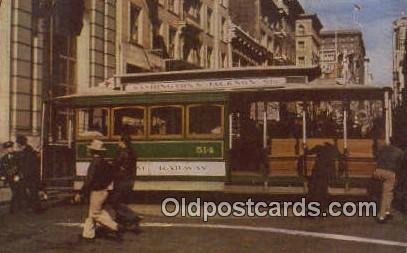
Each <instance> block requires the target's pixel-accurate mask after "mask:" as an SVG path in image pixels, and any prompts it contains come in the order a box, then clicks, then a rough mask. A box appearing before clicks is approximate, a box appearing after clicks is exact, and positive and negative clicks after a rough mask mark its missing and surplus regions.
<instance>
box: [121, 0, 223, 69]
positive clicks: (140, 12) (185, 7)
mask: <svg viewBox="0 0 407 253" xmlns="http://www.w3.org/2000/svg"><path fill="white" fill-rule="evenodd" d="M117 4H118V16H117V25H118V26H117V31H118V36H117V41H116V42H117V43H116V45H117V52H118V54H119V59H120V60H119V61H118V63H117V64H118V65H117V69H118V72H119V73H135V72H145V71H171V70H182V69H194V68H222V67H226V66H227V64H228V62H227V61H228V57H227V52H228V47H227V33H226V31H227V23H228V1H227V0H222V1H213V0H188V1H187V0H159V1H144V0H123V1H120V2H117Z"/></svg>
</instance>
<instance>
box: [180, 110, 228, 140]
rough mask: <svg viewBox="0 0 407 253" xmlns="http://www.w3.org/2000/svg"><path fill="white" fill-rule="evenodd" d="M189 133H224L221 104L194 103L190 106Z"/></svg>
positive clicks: (217, 134) (216, 134)
mask: <svg viewBox="0 0 407 253" xmlns="http://www.w3.org/2000/svg"><path fill="white" fill-rule="evenodd" d="M188 119H189V122H188V123H187V124H188V134H189V135H215V136H219V135H222V133H223V124H222V119H223V110H222V107H221V106H219V105H194V106H190V107H188Z"/></svg>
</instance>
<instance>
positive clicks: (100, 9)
mask: <svg viewBox="0 0 407 253" xmlns="http://www.w3.org/2000/svg"><path fill="white" fill-rule="evenodd" d="M115 3H116V1H114V0H97V1H96V0H93V1H83V0H53V1H48V0H35V1H32V0H13V1H1V4H0V23H1V26H0V31H1V34H2V36H0V45H1V46H0V59H3V62H2V64H0V104H1V109H0V141H4V140H8V139H12V138H13V136H14V135H15V134H16V133H22V134H25V135H27V136H28V138H29V142H30V144H32V145H33V146H34V147H39V146H40V142H41V140H43V141H44V142H47V141H49V142H50V143H51V144H52V143H53V141H55V140H60V141H62V142H60V143H64V141H65V143H66V145H65V146H63V145H62V146H61V145H60V146H58V147H57V148H56V149H53V150H55V151H57V152H63V153H64V154H66V155H62V156H58V155H51V156H49V157H52V158H55V159H56V160H58V165H57V166H55V168H61V169H59V170H58V171H57V173H56V174H54V176H57V177H63V176H66V174H67V173H70V171H71V170H69V169H68V167H67V166H64V165H63V164H64V163H65V164H67V163H68V159H69V156H68V155H67V154H69V152H65V151H67V149H69V144H68V135H69V131H68V129H69V127H68V118H69V117H72V114H70V113H69V112H68V111H66V110H64V109H62V108H58V107H56V106H54V105H53V104H52V98H53V97H55V96H63V95H68V94H72V93H75V92H77V91H79V90H81V89H85V88H88V87H91V86H96V85H98V83H100V82H103V81H104V80H106V79H107V78H108V77H111V76H113V75H114V74H115V73H116V52H115V38H116V29H115V27H116V6H115ZM41 136H42V137H43V138H41ZM62 168H66V170H64V169H62Z"/></svg>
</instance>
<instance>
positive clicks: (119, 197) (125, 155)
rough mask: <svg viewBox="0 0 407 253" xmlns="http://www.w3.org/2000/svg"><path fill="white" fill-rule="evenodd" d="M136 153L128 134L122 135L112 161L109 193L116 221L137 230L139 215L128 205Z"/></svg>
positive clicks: (134, 171)
mask: <svg viewBox="0 0 407 253" xmlns="http://www.w3.org/2000/svg"><path fill="white" fill-rule="evenodd" d="M136 163H137V155H136V152H135V151H134V150H133V149H132V147H131V138H130V136H129V135H123V136H122V137H121V139H120V141H119V152H118V155H117V156H116V159H115V161H114V166H115V173H116V174H115V176H114V189H113V192H112V195H111V199H112V205H113V208H114V210H115V211H116V221H117V222H119V224H122V225H123V226H124V228H126V229H127V230H131V231H134V232H138V223H139V221H140V217H139V216H138V215H137V214H136V213H135V212H134V211H133V210H131V209H130V208H129V207H128V206H127V203H128V200H129V198H130V197H131V195H132V193H133V186H134V180H135V177H136Z"/></svg>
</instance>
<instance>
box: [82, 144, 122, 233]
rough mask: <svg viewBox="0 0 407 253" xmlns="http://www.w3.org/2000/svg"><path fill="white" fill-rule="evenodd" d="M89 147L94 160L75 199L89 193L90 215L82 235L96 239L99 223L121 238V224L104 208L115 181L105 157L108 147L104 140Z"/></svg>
mask: <svg viewBox="0 0 407 253" xmlns="http://www.w3.org/2000/svg"><path fill="white" fill-rule="evenodd" d="M88 149H89V151H90V153H91V155H92V162H91V163H90V165H89V168H88V174H87V177H86V179H85V182H84V184H83V186H82V189H81V191H80V194H79V193H78V194H77V195H75V201H80V199H81V195H85V194H89V217H88V218H87V219H86V221H85V226H84V230H83V233H82V237H83V238H86V239H94V238H95V229H94V228H95V224H99V225H102V226H104V227H106V228H108V229H109V230H110V231H112V232H113V235H114V236H115V239H119V240H120V239H121V234H120V231H119V225H118V224H117V223H116V222H115V221H114V220H113V218H112V217H111V216H110V214H109V213H108V212H107V211H106V210H105V209H104V208H103V204H104V203H105V202H106V200H107V197H108V195H109V193H108V187H109V185H110V184H111V183H112V182H113V175H114V171H113V168H112V167H111V166H110V165H109V164H108V163H107V161H106V160H105V159H104V158H103V154H104V152H105V151H106V148H105V147H104V144H103V142H102V141H100V140H93V141H92V143H91V144H90V145H89V146H88Z"/></svg>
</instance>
